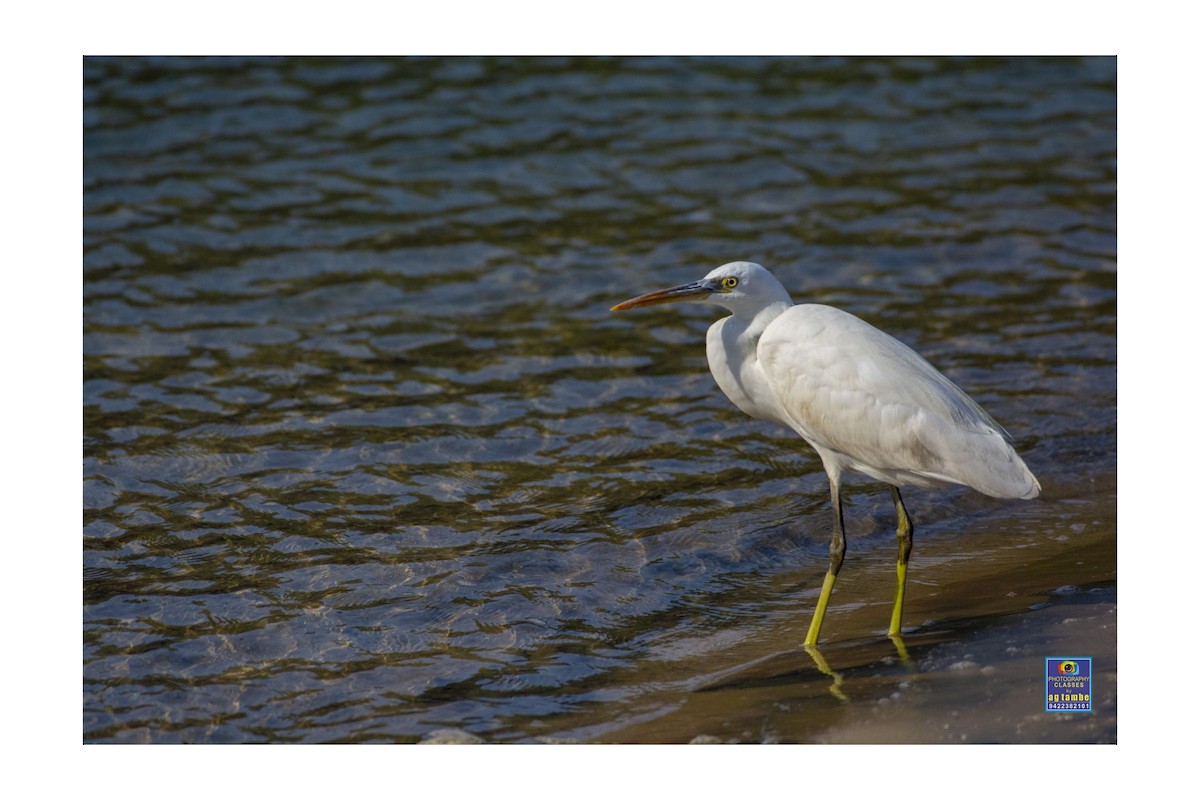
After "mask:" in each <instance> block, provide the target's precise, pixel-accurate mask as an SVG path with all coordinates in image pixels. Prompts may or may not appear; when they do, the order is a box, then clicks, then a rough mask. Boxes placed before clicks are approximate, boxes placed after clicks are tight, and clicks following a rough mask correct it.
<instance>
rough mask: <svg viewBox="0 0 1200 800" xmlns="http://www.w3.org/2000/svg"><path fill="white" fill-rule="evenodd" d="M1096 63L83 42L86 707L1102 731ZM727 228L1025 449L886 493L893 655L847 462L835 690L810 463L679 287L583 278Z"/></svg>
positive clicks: (613, 274) (186, 727)
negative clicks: (1069, 682)
mask: <svg viewBox="0 0 1200 800" xmlns="http://www.w3.org/2000/svg"><path fill="white" fill-rule="evenodd" d="M1115 71H1116V64H1115V61H1114V60H1112V59H1093V60H1067V59H1014V60H1006V59H981V60H942V59H854V60H841V59H817V60H812V59H617V60H610V59H515V60H514V59H447V60H406V59H396V60H389V59H383V60H358V59H354V60H338V59H307V60H305V59H300V60H291V59H197V60H187V59H161V60H160V59H87V60H86V61H85V63H84V101H85V107H84V125H85V128H84V145H85V152H84V168H85V174H84V181H85V198H84V200H85V202H84V293H85V296H84V312H85V317H84V434H85V438H84V469H83V472H84V482H83V501H84V540H83V546H84V608H83V622H84V693H83V718H84V737H85V740H87V741H95V742H264V741H266V742H329V741H398V742H410V741H418V740H420V739H421V738H422V737H424V736H427V735H428V734H430V733H431V732H433V731H436V730H439V729H446V728H452V729H456V730H459V731H465V732H467V733H470V734H472V735H474V736H478V737H479V738H481V739H483V740H485V741H496V742H501V741H503V742H512V741H536V740H561V739H569V740H578V741H689V740H691V739H692V738H693V737H695V736H700V735H705V736H711V737H715V738H716V739H719V740H722V741H727V740H737V741H1115V738H1116V710H1115V694H1116V662H1115V652H1116V651H1115V641H1116V627H1115V613H1114V609H1115V600H1116V566H1115V564H1116V561H1115V551H1116V523H1115V504H1116V499H1115V498H1116V488H1115V487H1116V478H1115V474H1116V410H1115V408H1116V83H1115V81H1116V76H1115ZM738 259H747V260H753V261H759V262H761V263H764V264H766V265H767V266H769V267H771V268H772V269H773V270H774V271H775V273H776V275H777V276H778V277H779V278H780V279H781V280H782V281H783V282H784V284H785V285H786V286H788V287H789V289H791V291H792V293H793V297H794V298H796V299H797V300H802V299H803V300H809V301H816V302H823V303H830V304H833V305H838V306H840V307H842V308H844V309H846V310H848V311H851V312H853V313H856V314H858V315H860V316H862V317H863V318H865V319H867V320H868V321H869V322H872V323H873V324H876V325H878V326H879V327H882V328H884V329H885V330H887V331H888V332H890V333H892V334H893V335H895V336H897V337H898V338H900V339H902V340H904V341H905V342H907V343H909V344H911V345H913V346H914V347H916V348H917V349H918V350H919V351H920V352H921V353H922V354H923V355H925V356H926V357H927V358H928V359H929V360H931V361H932V362H933V363H934V364H936V365H937V366H938V367H939V368H940V369H942V370H943V371H944V372H945V373H946V374H947V375H948V376H949V377H950V378H951V379H953V380H954V381H956V382H957V383H958V384H959V385H961V386H962V387H963V388H964V389H966V390H967V391H968V392H969V393H970V394H971V395H972V396H973V397H975V398H976V399H977V400H978V401H979V402H980V403H981V404H982V405H983V406H984V407H985V408H987V409H988V410H989V411H990V412H991V413H992V415H993V416H995V417H996V418H997V419H998V420H1000V422H1001V423H1002V424H1003V425H1004V426H1005V427H1006V428H1007V429H1008V431H1009V432H1010V433H1011V434H1012V435H1013V437H1014V440H1015V443H1016V446H1017V448H1018V450H1019V452H1021V453H1022V455H1023V456H1024V457H1025V459H1026V461H1027V462H1028V463H1029V465H1030V467H1031V468H1032V469H1033V470H1034V472H1035V473H1036V474H1037V475H1038V477H1039V478H1040V480H1041V482H1042V485H1043V487H1044V490H1045V491H1044V494H1043V496H1042V498H1040V499H1038V500H1036V501H1034V502H1031V503H1019V502H1001V501H996V500H991V499H988V498H985V497H982V496H979V495H977V494H974V493H971V492H969V491H966V490H945V491H937V492H934V491H918V490H913V491H910V492H909V493H907V494H906V500H907V501H908V504H909V510H910V512H911V513H912V514H913V516H914V519H915V522H916V525H917V543H916V548H915V550H914V555H913V563H912V569H911V571H910V594H911V598H910V600H909V605H908V607H907V613H906V617H905V624H906V626H909V627H910V628H911V629H912V630H911V631H910V632H909V633H908V634H907V635H906V643H907V645H908V650H909V653H910V659H909V660H908V661H907V662H905V660H904V659H901V658H900V657H899V655H898V654H897V653H896V651H895V649H894V648H893V646H892V645H891V643H890V642H889V641H888V640H887V639H886V638H884V637H883V635H882V634H883V632H884V631H885V630H886V626H887V622H888V613H889V605H890V595H891V580H892V579H893V575H894V567H893V564H894V559H895V539H894V532H893V526H894V520H893V518H892V514H891V503H890V499H889V497H888V494H887V492H886V491H885V490H883V489H882V488H881V487H879V486H874V485H871V484H866V483H863V484H855V485H854V486H852V487H851V488H850V491H849V493H848V497H847V503H846V518H847V535H848V537H849V552H848V555H847V561H846V564H845V566H844V567H843V570H842V574H841V577H840V579H839V583H838V587H837V591H836V592H835V594H834V597H833V603H832V605H831V609H830V614H829V616H828V617H827V619H826V623H825V628H824V631H823V646H822V653H823V654H824V657H825V659H826V660H827V662H828V665H827V666H828V667H829V671H830V672H834V673H837V674H838V676H839V681H840V683H838V684H837V685H838V689H839V691H840V692H841V694H843V695H844V696H845V697H844V698H841V697H838V696H836V695H835V693H833V692H831V691H830V686H831V685H832V684H833V678H832V677H831V676H830V675H829V674H826V673H824V672H822V671H821V670H820V669H819V668H818V667H817V666H816V665H815V663H814V660H813V659H812V658H811V657H810V656H809V655H808V654H807V653H805V652H804V651H803V650H802V649H801V648H800V643H801V641H802V639H803V635H804V632H805V629H806V626H807V624H808V618H809V615H810V613H811V609H812V606H813V603H814V601H815V597H816V594H817V591H818V590H819V588H820V582H821V576H822V574H823V573H824V570H825V563H826V557H827V556H826V554H827V548H828V531H829V526H830V521H831V520H830V513H831V512H830V510H829V504H828V496H827V486H826V483H825V479H824V476H823V473H822V471H821V467H820V463H819V461H818V460H817V459H816V457H815V455H814V454H813V453H812V451H811V450H809V449H808V448H807V446H806V445H805V444H804V443H803V442H802V441H801V440H799V439H798V438H796V437H794V436H793V435H791V434H789V433H787V432H786V431H782V430H777V429H775V428H773V427H772V426H770V425H768V424H766V423H761V422H756V421H754V420H750V419H748V418H746V417H744V416H743V415H741V413H740V412H738V411H737V410H736V409H735V408H733V407H732V405H731V404H730V403H729V402H728V401H727V400H726V399H725V398H724V397H723V396H722V395H721V394H720V392H719V390H717V389H716V387H715V385H714V384H713V381H712V379H711V377H710V376H709V375H708V372H707V367H706V364H705V359H704V347H703V339H704V331H705V329H706V328H707V326H708V324H709V323H710V322H711V321H712V320H713V318H714V316H715V315H714V313H713V311H712V310H711V309H704V308H697V307H683V308H680V307H666V308H663V309H649V310H646V311H643V312H631V313H628V314H612V313H610V312H609V311H608V308H609V306H611V305H612V304H613V303H615V302H617V301H619V300H622V299H625V298H627V297H630V296H632V295H634V294H638V293H641V292H643V291H646V290H649V289H653V288H660V287H664V286H669V285H674V284H676V283H681V282H685V281H688V280H692V279H694V278H696V277H699V276H701V275H703V274H704V273H706V272H707V271H708V270H709V269H711V268H712V267H714V266H717V265H719V264H721V263H724V262H726V261H731V260H738ZM1059 648H1067V649H1072V650H1074V652H1070V653H1063V652H1054V651H1055V650H1057V649H1059ZM1054 655H1081V656H1087V655H1093V656H1094V657H1095V659H1096V661H1095V665H1096V669H1097V674H1098V681H1097V682H1098V686H1097V693H1098V701H1099V702H1098V703H1097V705H1098V707H1099V708H1098V710H1097V711H1096V712H1095V713H1094V714H1091V715H1084V714H1076V715H1048V714H1046V713H1045V712H1043V711H1042V710H1041V705H1040V692H1041V688H1040V685H1039V675H1038V669H1040V665H1041V663H1042V659H1043V658H1044V657H1045V656H1054ZM963 665H966V666H963ZM971 665H974V666H971ZM983 711H987V712H988V713H981V712H983ZM992 712H994V713H992ZM964 718H965V719H969V720H970V724H967V723H965V722H963V720H964ZM984 720H986V724H985V722H984Z"/></svg>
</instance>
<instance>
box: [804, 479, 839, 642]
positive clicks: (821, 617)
mask: <svg viewBox="0 0 1200 800" xmlns="http://www.w3.org/2000/svg"><path fill="white" fill-rule="evenodd" d="M829 494H830V496H831V497H832V498H833V538H832V539H831V540H830V542H829V572H826V573H825V583H824V584H822V586H821V596H820V597H818V598H817V609H816V611H814V612H813V618H812V622H811V623H809V626H808V635H807V636H805V637H804V644H806V645H815V644H816V643H817V637H818V636H820V635H821V623H822V622H824V621H825V609H826V608H827V607H828V606H829V597H830V595H832V594H833V583H834V581H836V580H837V574H838V570H840V569H841V568H842V558H843V557H844V556H845V555H846V529H845V527H844V526H843V525H842V493H841V488H840V487H839V485H838V481H837V479H835V478H833V477H830V479H829Z"/></svg>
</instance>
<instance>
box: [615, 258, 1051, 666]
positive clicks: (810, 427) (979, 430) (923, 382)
mask: <svg viewBox="0 0 1200 800" xmlns="http://www.w3.org/2000/svg"><path fill="white" fill-rule="evenodd" d="M675 301H694V302H705V303H711V304H713V305H717V306H721V307H723V308H726V309H728V310H729V311H730V312H731V314H732V316H728V317H724V318H723V319H720V320H717V322H715V323H714V324H713V325H712V327H710V328H709V330H708V340H707V347H708V364H709V368H710V369H711V370H712V374H713V377H714V378H715V379H716V381H717V385H718V386H720V387H721V390H722V391H723V392H725V394H726V395H727V396H728V397H729V399H730V400H731V401H733V403H734V405H736V406H737V407H738V408H740V409H741V410H742V411H744V412H745V413H747V414H749V415H750V416H752V417H756V418H758V419H765V420H771V421H774V422H778V423H780V424H782V425H786V426H788V427H790V428H791V429H792V430H794V431H795V432H796V433H798V434H800V436H802V437H803V438H804V439H805V440H806V441H807V442H808V443H809V444H811V445H812V446H813V448H814V449H815V450H816V451H817V454H818V455H819V456H820V457H821V461H822V463H823V465H824V467H825V471H826V472H827V473H828V475H829V484H830V492H831V496H832V498H833V503H834V511H835V525H834V537H833V542H832V543H831V545H830V571H829V573H828V575H827V576H826V586H825V587H824V588H823V589H822V597H821V600H819V601H818V606H817V615H816V616H815V617H814V619H813V624H812V626H811V627H810V628H809V635H808V637H807V639H806V643H808V644H815V642H816V639H817V634H818V632H819V630H820V625H821V620H822V617H823V616H824V609H825V605H826V604H827V603H828V595H829V593H830V592H831V591H832V586H833V578H834V577H835V576H836V575H837V571H838V569H839V568H840V566H841V561H842V555H843V554H844V552H845V534H844V531H843V529H842V516H841V498H840V490H841V481H842V476H843V475H844V474H845V473H846V472H847V471H854V472H860V473H862V474H864V475H867V476H869V477H872V478H875V479H876V480H879V481H883V482H885V483H887V484H889V485H890V486H891V487H892V493H893V497H894V499H895V503H896V511H897V516H898V518H899V529H898V536H899V538H900V560H899V562H898V564H897V572H898V587H897V598H896V605H895V607H894V609H893V619H892V630H890V634H891V635H893V636H895V635H898V634H899V617H900V608H901V605H902V603H903V595H904V581H905V576H906V573H907V564H908V552H909V551H910V550H911V546H912V538H911V531H912V526H911V522H910V521H909V520H908V516H907V513H906V512H905V509H904V505H903V502H902V500H901V498H900V493H899V489H898V487H900V486H925V487H931V486H939V485H946V484H962V485H964V486H970V487H971V488H973V489H976V490H978V491H980V492H983V493H984V494H987V495H990V496H992V497H1001V498H1021V499H1030V498H1033V497H1037V495H1038V493H1039V492H1040V490H1041V486H1040V485H1039V484H1038V481H1037V478H1035V477H1034V476H1033V473H1031V472H1030V471H1029V468H1028V467H1026V466H1025V462H1024V461H1022V460H1021V457H1020V456H1018V455H1017V453H1016V451H1014V450H1013V448H1012V446H1011V445H1010V444H1009V442H1008V437H1007V434H1006V433H1005V432H1004V429H1003V428H1001V427H1000V426H999V425H998V424H997V423H996V421H995V420H994V419H992V418H991V417H990V416H989V415H988V413H987V412H986V411H984V410H983V409H982V408H980V407H979V406H978V405H977V404H976V403H975V401H973V400H972V399H971V398H970V397H968V396H967V395H966V393H964V392H963V391H962V390H961V389H959V388H958V387H957V386H955V385H954V384H953V383H951V382H950V380H949V379H947V378H946V377H945V376H944V375H942V374H941V373H940V372H938V371H937V370H936V369H934V368H933V366H931V365H930V364H929V362H927V361H926V360H925V359H923V358H921V357H920V356H919V355H917V354H916V353H915V352H913V351H912V350H911V349H910V348H909V347H907V346H906V345H904V344H903V343H901V342H899V341H897V340H896V339H893V338H892V337H891V336H888V335H887V334H886V333H883V332H882V331H880V330H878V329H877V328H874V327H872V326H871V325H868V324H867V323H866V322H863V321H862V320H860V319H859V318H857V317H855V316H853V315H851V314H847V313H846V312H844V311H840V310H838V309H836V308H832V307H830V306H823V305H811V304H805V305H793V304H792V301H791V298H790V297H789V296H788V293H787V290H786V289H784V288H783V285H782V284H780V283H779V281H778V280H776V278H775V276H774V275H772V274H771V273H770V272H768V271H767V270H766V269H764V268H763V267H761V266H759V265H758V264H751V263H749V262H745V261H738V262H734V263H732V264H726V265H724V266H722V267H718V268H717V269H715V270H713V271H712V272H710V273H709V274H708V275H706V276H705V277H704V278H703V279H702V280H699V281H696V282H694V283H689V284H685V285H683V286H677V287H674V288H672V289H664V290H660V291H656V292H651V293H649V294H645V295H640V296H638V297H635V298H633V299H631V300H627V301H625V302H624V303H620V304H618V305H616V306H614V307H613V308H614V310H618V311H619V310H624V309H628V308H637V307H640V306H647V305H655V304H659V303H669V302H675Z"/></svg>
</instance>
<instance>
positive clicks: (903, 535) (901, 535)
mask: <svg viewBox="0 0 1200 800" xmlns="http://www.w3.org/2000/svg"><path fill="white" fill-rule="evenodd" d="M892 499H893V500H894V501H895V502H896V540H897V543H898V544H899V557H898V558H897V559H896V603H895V605H893V606H892V624H891V626H890V627H889V628H888V636H899V635H900V614H901V612H902V611H903V610H904V587H905V584H906V583H908V556H909V555H910V554H911V553H912V544H913V526H912V520H911V519H909V518H908V511H906V510H905V508H904V501H903V500H902V499H900V490H899V489H898V488H896V487H895V486H893V487H892Z"/></svg>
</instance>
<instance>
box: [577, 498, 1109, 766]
mask: <svg viewBox="0 0 1200 800" xmlns="http://www.w3.org/2000/svg"><path fill="white" fill-rule="evenodd" d="M1047 502H1054V503H1059V504H1064V505H1066V506H1070V505H1071V504H1074V505H1077V506H1078V509H1079V513H1078V514H1076V515H1075V516H1076V517H1077V519H1078V521H1077V522H1073V523H1070V524H1066V525H1064V532H1063V533H1061V534H1058V535H1054V534H1053V533H1051V534H1050V535H1049V536H1047V532H1045V531H1040V532H1039V531H1036V530H1030V531H1025V532H1023V533H1022V534H1021V535H1019V536H1011V535H1009V534H1010V533H1011V530H1010V531H1008V532H1005V533H1003V534H1001V533H1000V532H999V531H998V530H997V531H996V532H994V535H989V534H988V533H987V532H986V531H984V530H983V529H982V528H983V526H985V525H986V526H1001V527H1003V524H1002V519H1003V518H1002V512H1001V510H1000V509H996V512H997V516H996V517H995V518H992V517H991V516H990V515H989V518H988V519H987V520H983V521H980V523H979V524H980V529H978V530H973V531H972V532H971V533H970V535H962V536H941V537H935V538H934V539H932V540H927V541H925V542H922V543H921V544H920V546H919V551H918V552H919V553H920V555H919V556H918V555H916V554H914V559H913V565H914V566H913V570H912V572H911V573H910V580H911V582H910V587H909V593H910V594H909V600H908V605H907V606H906V614H905V619H906V623H907V622H913V621H921V620H924V621H923V622H920V624H919V625H917V626H916V629H915V630H912V631H908V630H907V629H906V633H905V636H904V639H903V641H904V645H905V648H906V649H907V655H908V659H907V661H906V660H905V659H904V658H902V657H901V654H900V653H899V652H898V650H897V648H896V647H895V646H894V645H893V644H892V643H891V642H890V641H889V640H888V639H887V638H886V637H885V636H884V635H883V632H882V630H880V629H881V628H882V627H883V626H886V624H887V614H888V604H889V602H890V601H889V598H890V589H889V587H890V584H889V580H890V579H891V575H892V573H891V570H890V567H889V564H890V562H889V558H888V554H886V553H884V552H883V551H882V549H881V548H876V549H875V550H874V551H873V552H872V553H871V554H870V555H869V556H860V558H859V559H857V560H856V561H855V562H854V563H853V564H851V565H850V566H849V567H844V568H843V572H842V576H841V578H840V579H839V583H838V586H837V589H836V591H835V594H834V603H833V605H832V606H831V611H830V615H829V616H828V617H827V619H826V623H825V625H826V631H828V634H825V633H823V636H828V639H827V640H826V639H823V643H822V645H821V647H820V650H819V652H818V654H817V655H816V657H814V656H812V655H810V654H809V653H808V652H806V651H805V650H804V649H803V648H802V647H801V646H800V644H799V643H800V641H801V639H802V638H803V635H804V632H805V629H806V626H807V622H808V614H809V613H810V608H811V604H810V605H809V606H808V607H807V608H804V609H798V611H797V614H796V616H795V619H794V620H793V621H792V623H791V624H789V625H784V626H782V628H781V629H778V630H766V631H762V632H758V633H757V635H755V636H753V638H750V639H748V640H745V641H743V642H741V643H739V645H738V646H737V647H735V648H731V650H730V651H728V652H726V653H725V654H724V656H725V657H726V658H727V659H728V661H727V662H724V663H722V659H721V658H719V657H718V658H712V657H706V661H707V662H708V663H710V664H714V665H717V666H718V667H719V668H718V669H716V670H715V671H709V672H703V673H700V674H697V675H696V676H695V677H694V678H692V679H691V681H690V685H689V688H688V690H687V691H684V692H679V691H677V690H676V688H675V687H674V686H672V687H670V688H666V689H664V691H663V693H662V694H661V695H660V696H652V697H644V698H643V702H642V703H641V707H640V708H637V709H634V708H631V709H630V714H629V717H630V718H629V721H628V724H625V725H621V726H614V727H610V728H608V729H607V730H603V731H598V730H597V731H593V733H595V734H596V735H595V738H594V739H592V740H593V741H605V742H647V743H650V742H659V743H666V742H692V741H696V742H712V743H716V742H742V743H746V742H812V743H985V742H996V743H1115V742H1116V741H1117V722H1116V717H1117V712H1116V705H1117V704H1116V696H1117V661H1116V641H1117V633H1116V632H1117V613H1116V519H1115V486H1114V487H1097V489H1096V494H1094V495H1092V496H1090V497H1074V498H1070V499H1066V498H1061V497H1060V498H1058V499H1055V498H1053V497H1051V498H1049V499H1048V500H1047ZM848 563H849V562H848ZM814 585H815V584H814ZM814 594H815V590H814ZM839 600H840V601H841V604H840V605H839ZM860 600H861V601H863V602H861V603H857V602H856V601H860ZM781 646H787V649H781ZM1052 656H1072V657H1074V656H1090V657H1091V658H1092V659H1093V669H1094V677H1093V684H1094V698H1093V700H1094V703H1093V705H1094V709H1095V710H1094V711H1092V712H1090V713H1047V712H1046V711H1045V710H1044V698H1043V684H1044V669H1045V659H1046V658H1047V657H1052ZM822 658H823V660H824V661H825V664H824V665H820V664H818V661H819V660H821V659H822ZM663 666H666V665H663ZM674 666H675V667H677V668H679V669H680V670H683V669H687V668H688V666H687V665H685V664H681V663H676V664H675V665H674ZM823 666H826V667H827V668H828V674H827V672H826V671H825V670H823V669H822V667H823ZM669 671H670V670H669V669H668V670H664V675H665V674H666V673H667V672H669Z"/></svg>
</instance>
